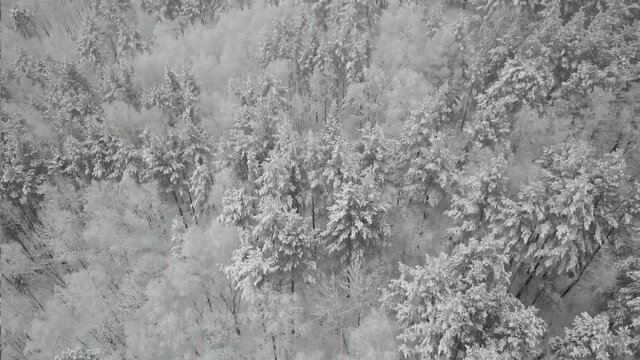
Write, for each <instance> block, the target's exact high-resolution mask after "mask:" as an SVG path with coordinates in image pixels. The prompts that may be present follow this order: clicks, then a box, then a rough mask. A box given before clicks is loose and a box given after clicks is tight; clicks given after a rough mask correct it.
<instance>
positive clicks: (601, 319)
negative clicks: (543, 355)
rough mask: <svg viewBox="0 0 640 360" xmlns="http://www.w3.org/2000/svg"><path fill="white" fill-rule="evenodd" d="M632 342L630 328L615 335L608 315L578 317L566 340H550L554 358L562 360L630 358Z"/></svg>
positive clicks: (566, 334)
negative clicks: (610, 326)
mask: <svg viewBox="0 0 640 360" xmlns="http://www.w3.org/2000/svg"><path fill="white" fill-rule="evenodd" d="M630 343H631V338H630V337H629V334H628V330H627V329H624V328H623V329H620V330H619V331H616V332H613V331H611V330H610V329H609V319H608V317H607V316H606V315H604V314H600V315H598V316H596V317H591V316H589V314H587V313H582V314H581V315H579V316H577V317H576V318H575V320H574V322H573V327H572V328H568V329H565V333H564V336H563V337H554V338H552V339H550V340H549V346H550V348H551V353H552V357H551V358H552V359H558V360H559V359H569V360H578V359H580V360H582V359H625V358H627V357H629V358H630V356H631V355H632V353H631V351H629V345H630Z"/></svg>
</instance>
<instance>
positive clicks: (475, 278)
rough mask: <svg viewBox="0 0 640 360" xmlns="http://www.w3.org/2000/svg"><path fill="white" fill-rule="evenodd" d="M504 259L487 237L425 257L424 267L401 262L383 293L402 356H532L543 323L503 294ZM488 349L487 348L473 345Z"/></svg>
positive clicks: (505, 280)
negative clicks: (488, 353)
mask: <svg viewBox="0 0 640 360" xmlns="http://www.w3.org/2000/svg"><path fill="white" fill-rule="evenodd" d="M506 264H507V258H506V257H505V256H504V255H502V254H501V253H500V252H499V248H498V243H497V242H495V241H493V240H491V239H483V241H482V242H477V241H471V242H469V244H468V245H460V246H459V247H457V248H456V249H455V250H454V251H453V253H452V254H451V255H446V254H441V255H440V256H439V257H437V258H431V257H427V263H426V264H425V266H418V267H414V268H411V267H407V266H405V265H401V266H400V277H399V278H398V279H396V280H392V281H391V285H390V288H389V290H388V291H387V293H386V294H385V295H384V298H383V303H384V305H385V307H386V308H387V309H389V310H391V311H392V312H393V313H395V316H396V323H397V327H398V330H399V335H398V340H400V342H401V345H400V351H401V352H402V353H403V354H404V355H405V356H406V357H419V358H432V359H464V358H465V356H467V352H469V357H470V358H474V356H475V358H477V356H478V354H479V353H481V352H486V351H492V352H494V353H497V354H499V356H501V358H505V359H535V358H536V356H537V355H536V353H537V351H538V346H539V344H540V339H541V337H542V336H543V334H544V333H545V329H546V325H545V323H544V321H543V320H542V319H540V318H538V317H537V315H536V309H533V308H526V307H525V306H523V305H522V304H521V303H520V302H519V301H518V300H517V299H516V298H515V297H513V296H512V295H511V294H509V293H508V292H507V288H508V285H509V274H508V273H507V272H506V271H505V270H504V268H505V265H506ZM477 347H482V348H484V347H488V348H489V350H480V349H474V348H477Z"/></svg>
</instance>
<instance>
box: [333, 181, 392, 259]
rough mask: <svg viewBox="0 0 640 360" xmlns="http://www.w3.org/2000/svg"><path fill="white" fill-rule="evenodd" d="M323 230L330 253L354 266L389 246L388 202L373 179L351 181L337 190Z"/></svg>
mask: <svg viewBox="0 0 640 360" xmlns="http://www.w3.org/2000/svg"><path fill="white" fill-rule="evenodd" d="M327 211H328V223H327V225H326V229H325V230H324V231H323V232H322V237H323V238H324V239H325V244H326V251H327V253H328V254H329V255H330V256H332V257H334V258H336V259H337V260H338V261H339V262H340V263H342V264H345V265H347V266H348V265H350V264H351V263H353V262H354V261H357V260H362V259H364V258H365V257H367V256H369V255H370V254H372V253H378V254H379V253H380V250H381V249H382V248H384V247H385V246H387V245H388V242H389V234H390V233H389V231H390V230H389V225H388V223H387V220H386V212H387V205H386V204H385V203H384V201H383V200H382V198H381V194H380V191H379V190H378V188H377V187H376V185H375V184H374V183H373V181H372V180H371V179H370V178H367V179H365V180H363V183H362V184H360V183H356V182H354V181H347V182H345V183H342V184H341V185H340V187H338V188H337V189H336V194H335V195H334V198H333V200H332V202H331V203H330V206H329V207H328V209H327Z"/></svg>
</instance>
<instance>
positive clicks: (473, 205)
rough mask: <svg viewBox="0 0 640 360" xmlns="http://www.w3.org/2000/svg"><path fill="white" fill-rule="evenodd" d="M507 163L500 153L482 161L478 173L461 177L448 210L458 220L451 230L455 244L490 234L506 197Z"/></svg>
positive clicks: (447, 212)
mask: <svg viewBox="0 0 640 360" xmlns="http://www.w3.org/2000/svg"><path fill="white" fill-rule="evenodd" d="M506 166H507V162H506V160H505V159H504V156H502V155H499V156H498V157H496V158H493V159H491V161H489V163H487V164H483V166H482V168H481V169H480V170H479V172H478V173H476V174H473V175H467V176H460V178H461V179H460V180H459V182H461V184H460V188H459V191H458V192H455V193H453V195H452V199H451V206H450V209H449V210H447V211H446V214H447V215H448V216H450V217H451V218H453V219H454V221H455V223H454V225H453V226H452V227H451V228H449V229H448V233H449V234H450V235H451V241H452V244H453V245H455V244H457V243H460V242H465V241H466V240H467V239H469V238H470V237H476V239H477V238H478V237H481V236H482V234H486V233H487V229H488V227H489V225H490V224H491V223H492V222H493V221H494V219H495V218H496V216H497V215H498V213H499V212H500V211H501V206H502V204H501V202H502V200H503V199H504V198H506V196H507V190H508V189H507V185H508V179H507V177H506V174H505V171H506Z"/></svg>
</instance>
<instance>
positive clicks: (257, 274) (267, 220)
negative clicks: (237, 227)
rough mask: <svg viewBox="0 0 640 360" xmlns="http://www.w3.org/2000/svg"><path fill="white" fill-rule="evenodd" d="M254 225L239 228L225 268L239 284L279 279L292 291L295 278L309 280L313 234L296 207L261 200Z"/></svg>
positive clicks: (250, 285)
mask: <svg viewBox="0 0 640 360" xmlns="http://www.w3.org/2000/svg"><path fill="white" fill-rule="evenodd" d="M254 223H255V225H253V226H252V227H250V228H248V229H246V230H244V231H242V232H241V244H240V248H239V249H237V250H236V251H235V253H234V255H233V264H232V265H231V266H229V267H227V269H226V271H227V274H228V275H229V276H230V278H231V279H232V280H233V281H234V283H236V284H238V286H239V287H241V288H245V289H251V288H255V287H261V286H263V285H265V284H269V285H270V286H272V287H273V288H275V289H276V290H279V289H280V288H279V286H280V285H281V284H282V282H286V283H287V284H290V286H291V287H290V290H291V292H293V291H294V289H295V288H294V286H295V285H294V284H295V281H296V280H303V281H305V280H308V279H309V276H308V274H307V273H306V272H307V271H309V270H312V269H314V268H315V261H314V260H313V252H314V250H313V248H314V244H313V241H314V240H313V236H312V233H311V231H310V229H309V228H308V225H307V223H306V221H304V219H303V218H302V216H300V215H299V214H298V213H297V212H296V210H295V209H292V208H291V207H289V206H288V205H287V204H284V203H282V202H281V201H280V200H278V199H275V198H272V197H264V198H262V199H261V200H260V204H259V206H258V210H257V213H256V215H255V219H254Z"/></svg>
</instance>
